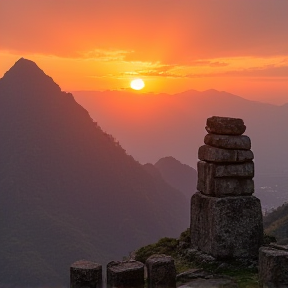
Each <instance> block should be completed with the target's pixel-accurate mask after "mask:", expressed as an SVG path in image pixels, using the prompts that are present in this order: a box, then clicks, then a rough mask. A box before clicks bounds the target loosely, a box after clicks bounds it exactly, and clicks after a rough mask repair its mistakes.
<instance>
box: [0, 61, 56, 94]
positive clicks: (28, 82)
mask: <svg viewBox="0 0 288 288" xmlns="http://www.w3.org/2000/svg"><path fill="white" fill-rule="evenodd" d="M5 87H6V88H9V89H11V87H13V90H14V91H15V90H17V91H19V92H20V91H21V94H23V91H25V92H28V93H30V94H31V93H32V92H33V93H35V92H36V93H37V94H38V93H41V92H43V91H49V92H50V93H51V92H59V91H61V89H60V87H59V86H58V85H57V84H56V83H55V82H54V81H53V79H52V78H51V77H50V76H48V75H46V74H45V73H44V71H43V70H41V69H40V68H39V67H38V66H37V64H36V63H35V62H33V61H31V60H28V59H25V58H20V59H19V60H18V61H16V62H15V64H14V65H13V66H12V67H11V68H10V69H9V70H8V71H7V72H6V73H5V74H4V76H3V78H1V79H0V89H3V88H4V90H6V89H5Z"/></svg>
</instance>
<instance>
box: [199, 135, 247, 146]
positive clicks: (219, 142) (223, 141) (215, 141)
mask: <svg viewBox="0 0 288 288" xmlns="http://www.w3.org/2000/svg"><path fill="white" fill-rule="evenodd" d="M204 143H205V144H206V145H210V146H213V147H217V148H223V149H239V150H241V149H243V150H250V149H251V140H250V138H249V137H248V136H246V135H241V136H232V135H218V134H207V135H206V136H205V138H204Z"/></svg>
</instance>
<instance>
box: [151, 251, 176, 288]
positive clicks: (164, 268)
mask: <svg viewBox="0 0 288 288" xmlns="http://www.w3.org/2000/svg"><path fill="white" fill-rule="evenodd" d="M146 267H147V273H148V287H149V288H154V287H155V288H156V287H157V288H158V287H159V288H160V287H162V288H176V269H175V264H174V259H173V258H172V257H170V256H167V255H164V254H155V255H152V256H150V257H149V258H148V259H147V260H146Z"/></svg>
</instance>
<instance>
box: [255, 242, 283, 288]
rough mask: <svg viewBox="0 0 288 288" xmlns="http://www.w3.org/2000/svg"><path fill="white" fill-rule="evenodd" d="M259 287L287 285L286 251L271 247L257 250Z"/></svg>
mask: <svg viewBox="0 0 288 288" xmlns="http://www.w3.org/2000/svg"><path fill="white" fill-rule="evenodd" d="M259 283H260V287H269V288H270V287H271V288H273V287H277V288H282V287H283V288H284V287H286V288H287V287H288V251H287V250H282V249H275V248H272V247H261V248H260V250H259Z"/></svg>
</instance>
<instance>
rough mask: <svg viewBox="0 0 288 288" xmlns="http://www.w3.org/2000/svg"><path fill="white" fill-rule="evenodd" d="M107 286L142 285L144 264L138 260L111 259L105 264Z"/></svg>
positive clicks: (139, 286)
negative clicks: (121, 260)
mask: <svg viewBox="0 0 288 288" xmlns="http://www.w3.org/2000/svg"><path fill="white" fill-rule="evenodd" d="M107 287H122V288H124V287H127V288H128V287H129V288H130V287H131V288H132V287H133V288H143V287H144V264H143V263H141V262H138V261H123V262H116V261H112V262H110V263H108V264H107Z"/></svg>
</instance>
